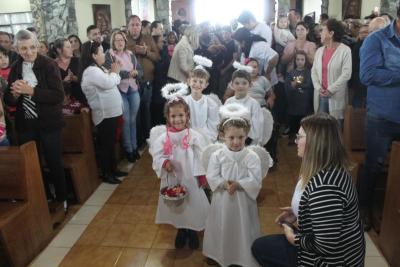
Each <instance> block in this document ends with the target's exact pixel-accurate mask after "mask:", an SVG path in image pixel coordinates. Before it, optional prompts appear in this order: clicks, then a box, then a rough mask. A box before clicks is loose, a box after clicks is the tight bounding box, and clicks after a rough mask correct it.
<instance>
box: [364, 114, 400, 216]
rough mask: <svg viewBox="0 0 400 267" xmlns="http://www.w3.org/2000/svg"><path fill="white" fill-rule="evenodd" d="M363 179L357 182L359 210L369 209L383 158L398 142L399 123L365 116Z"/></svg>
mask: <svg viewBox="0 0 400 267" xmlns="http://www.w3.org/2000/svg"><path fill="white" fill-rule="evenodd" d="M365 135H366V136H365V140H366V146H367V151H366V154H365V162H364V170H363V173H362V174H363V177H362V179H360V181H359V185H358V190H359V192H358V193H359V202H360V207H361V208H364V209H365V208H371V207H372V202H373V193H374V188H375V183H376V178H377V176H378V175H379V173H380V172H381V170H382V167H383V164H384V162H385V158H386V156H387V153H388V151H389V149H390V146H391V144H392V142H393V141H394V140H400V123H395V122H391V121H387V120H385V119H381V118H378V117H377V116H374V115H373V114H367V118H366V131H365Z"/></svg>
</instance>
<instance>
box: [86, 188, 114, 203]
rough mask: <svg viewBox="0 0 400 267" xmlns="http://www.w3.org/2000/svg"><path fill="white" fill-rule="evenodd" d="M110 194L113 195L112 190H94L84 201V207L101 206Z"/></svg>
mask: <svg viewBox="0 0 400 267" xmlns="http://www.w3.org/2000/svg"><path fill="white" fill-rule="evenodd" d="M112 193H113V191H112V190H96V191H95V192H94V193H93V194H92V195H91V196H90V198H89V199H88V200H86V202H85V205H99V206H103V205H104V204H105V203H106V201H107V199H108V198H109V197H110V196H111V194H112Z"/></svg>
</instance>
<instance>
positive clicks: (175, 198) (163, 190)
mask: <svg viewBox="0 0 400 267" xmlns="http://www.w3.org/2000/svg"><path fill="white" fill-rule="evenodd" d="M176 186H180V187H182V188H183V190H184V194H179V195H177V196H169V195H167V193H166V192H167V190H168V189H170V188H174V187H176ZM187 195H188V192H187V190H186V188H185V187H184V186H183V185H180V184H176V185H171V184H170V182H169V175H168V174H167V186H164V187H163V188H161V189H160V196H161V197H162V198H163V199H164V200H168V201H179V200H182V199H184V198H185V197H186V196H187Z"/></svg>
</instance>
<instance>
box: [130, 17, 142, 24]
mask: <svg viewBox="0 0 400 267" xmlns="http://www.w3.org/2000/svg"><path fill="white" fill-rule="evenodd" d="M133 19H138V20H139V22H140V21H142V20H141V19H140V17H139V16H138V15H130V16H129V17H128V23H129V22H130V21H131V20H133Z"/></svg>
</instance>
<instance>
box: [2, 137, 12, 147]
mask: <svg viewBox="0 0 400 267" xmlns="http://www.w3.org/2000/svg"><path fill="white" fill-rule="evenodd" d="M0 146H10V142H9V141H8V139H7V137H6V138H4V140H3V141H1V142H0Z"/></svg>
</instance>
